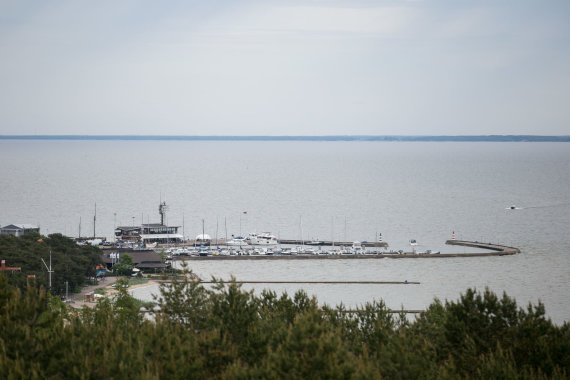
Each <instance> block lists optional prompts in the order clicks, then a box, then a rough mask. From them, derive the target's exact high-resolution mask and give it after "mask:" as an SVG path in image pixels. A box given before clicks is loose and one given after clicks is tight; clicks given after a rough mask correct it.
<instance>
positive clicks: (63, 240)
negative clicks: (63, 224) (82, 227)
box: [0, 233, 101, 294]
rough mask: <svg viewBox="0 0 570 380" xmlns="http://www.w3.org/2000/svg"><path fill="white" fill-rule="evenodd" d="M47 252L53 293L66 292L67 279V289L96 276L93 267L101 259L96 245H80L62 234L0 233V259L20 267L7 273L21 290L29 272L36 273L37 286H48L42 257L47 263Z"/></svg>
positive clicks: (12, 265) (23, 288)
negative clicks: (13, 234)
mask: <svg viewBox="0 0 570 380" xmlns="http://www.w3.org/2000/svg"><path fill="white" fill-rule="evenodd" d="M50 252H51V262H52V264H51V265H52V268H53V271H54V273H53V274H52V289H51V292H52V294H65V289H66V281H67V282H68V286H69V290H70V291H76V290H79V289H80V288H81V287H82V286H83V285H84V284H85V283H86V282H87V281H88V279H89V278H90V277H93V276H95V267H96V266H97V264H99V263H100V262H101V260H100V250H99V249H98V248H96V247H92V246H88V245H84V246H79V245H77V244H76V243H75V241H73V240H72V239H70V238H67V237H65V236H63V235H61V234H52V235H49V236H48V237H45V236H41V235H40V234H38V233H29V234H26V235H24V236H21V237H14V236H11V235H1V236H0V258H1V259H2V260H6V263H7V265H8V266H10V267H21V268H22V270H21V272H15V273H11V274H9V275H8V281H9V283H10V284H12V285H15V286H17V287H19V288H20V289H22V290H25V289H26V288H27V282H28V275H35V278H36V279H35V281H36V283H37V285H39V286H44V287H45V288H46V289H47V288H48V273H47V270H46V268H45V266H44V264H43V263H42V261H41V259H43V260H44V261H45V262H46V264H47V265H48V266H49V265H50V263H49V257H50Z"/></svg>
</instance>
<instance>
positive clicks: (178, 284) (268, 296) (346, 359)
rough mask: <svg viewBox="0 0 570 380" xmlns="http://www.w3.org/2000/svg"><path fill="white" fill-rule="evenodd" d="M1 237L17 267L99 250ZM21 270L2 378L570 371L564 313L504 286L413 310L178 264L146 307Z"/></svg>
mask: <svg viewBox="0 0 570 380" xmlns="http://www.w3.org/2000/svg"><path fill="white" fill-rule="evenodd" d="M41 239H43V241H38V240H41ZM0 242H1V244H0V247H1V249H0V254H1V255H2V257H4V256H5V255H8V254H9V252H12V253H10V254H19V255H21V256H26V257H27V256H29V258H26V260H22V261H20V263H21V264H17V263H15V264H16V265H21V266H24V265H25V266H26V268H27V266H28V260H29V265H32V264H33V263H34V262H35V261H39V258H38V256H42V257H44V258H45V257H46V254H47V253H48V251H49V249H51V250H52V255H54V256H55V255H58V256H57V257H58V260H60V259H63V258H64V257H67V258H68V263H67V264H66V265H69V266H70V267H71V266H73V265H74V264H73V262H74V261H78V262H80V263H81V265H80V266H79V268H84V269H82V270H83V272H81V273H80V275H81V276H83V277H85V278H87V277H88V276H90V275H91V272H89V271H88V270H86V269H85V268H87V267H88V266H89V265H91V264H86V263H95V262H96V261H97V260H94V259H93V255H94V254H97V252H98V249H97V248H93V247H71V246H70V244H69V239H67V240H66V238H64V237H62V236H60V235H50V236H49V237H48V238H40V237H39V235H36V236H34V235H28V236H24V237H22V238H13V237H8V238H5V237H2V239H1V241H0ZM36 251H37V252H36ZM81 256H84V258H82V257H81ZM10 260H12V259H10ZM52 260H53V258H52ZM9 265H10V266H15V265H13V264H12V263H9ZM34 265H35V264H34ZM22 269H23V268H22ZM63 269H64V268H63V267H60V268H58V269H57V270H58V271H62V270H63ZM34 270H35V271H37V270H38V269H37V267H35V269H34ZM44 275H45V273H44ZM15 276H16V277H15ZM17 276H18V274H17V273H13V274H12V273H3V274H0V377H1V378H3V379H23V378H25V379H35V378H58V379H70V378H74V379H75V378H85V379H159V378H163V379H236V378H239V379H274V378H283V379H352V378H358V379H380V378H387V379H418V378H422V379H565V378H568V376H569V375H570V325H569V324H568V323H564V324H562V325H561V326H557V325H554V324H553V323H552V322H551V321H550V320H549V319H548V318H546V316H545V309H544V306H543V305H542V304H540V303H539V304H538V305H531V304H529V305H528V306H527V307H526V308H520V307H519V306H517V304H516V302H515V300H513V299H512V298H510V297H508V296H507V295H506V294H505V295H503V296H502V297H501V296H497V295H495V294H494V293H492V292H490V291H488V290H485V291H483V292H478V291H475V290H472V289H467V290H466V291H465V293H464V294H462V295H461V297H460V299H459V300H457V301H445V302H441V301H438V300H434V302H433V303H432V304H431V305H429V307H428V308H427V309H426V311H425V312H423V313H421V314H420V315H419V317H417V318H416V319H414V320H411V319H409V318H407V317H406V316H405V315H404V314H401V315H398V314H392V313H390V312H389V310H388V309H387V308H386V306H385V305H384V303H383V302H381V301H379V302H376V301H374V302H371V303H367V304H365V305H362V306H361V307H359V308H357V309H356V310H350V311H347V310H346V309H345V308H344V307H343V306H338V307H335V308H331V307H328V306H319V305H318V304H317V302H316V299H315V298H311V297H310V296H308V295H307V294H306V293H304V292H303V291H299V292H297V293H295V294H294V295H293V296H289V295H287V294H276V293H275V292H272V291H264V292H262V293H261V294H259V295H257V294H254V293H253V292H251V291H250V292H248V291H245V290H243V289H242V288H241V287H240V286H239V285H238V284H237V283H236V282H231V283H227V284H224V283H222V282H217V283H215V285H214V286H213V287H205V286H204V285H203V284H201V283H200V282H199V281H198V280H191V279H192V278H194V277H193V276H191V272H189V271H187V270H185V271H184V276H180V277H175V278H174V279H173V281H172V282H171V283H163V284H161V286H160V295H159V296H157V297H156V299H155V303H156V307H155V308H153V309H152V310H147V312H146V313H145V312H143V311H141V309H140V303H139V302H137V301H136V300H135V299H133V298H132V297H131V296H130V295H129V294H128V292H127V289H126V281H124V280H119V282H118V286H117V287H116V289H117V290H118V291H117V293H116V294H115V295H114V296H113V297H112V298H103V299H101V300H100V301H99V302H98V303H97V304H96V305H95V306H94V307H93V308H87V307H84V308H83V309H81V310H76V309H74V308H71V307H69V304H65V303H63V302H62V301H61V300H60V299H59V298H57V297H53V296H51V295H49V294H48V293H47V292H46V290H45V286H44V284H45V281H44V280H43V279H42V278H41V276H36V279H27V280H26V284H25V286H21V285H22V284H21V283H20V280H18V281H14V279H15V278H17ZM58 286H60V285H58Z"/></svg>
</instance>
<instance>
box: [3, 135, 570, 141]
mask: <svg viewBox="0 0 570 380" xmlns="http://www.w3.org/2000/svg"><path fill="white" fill-rule="evenodd" d="M0 140H147V141H152V140H188V141H466V142H467V141H470V142H476V141H482V142H485V141H488V142H517V141H520V142H570V135H513V134H505V135H501V134H488V135H133V134H124V135H89V134H53V135H0Z"/></svg>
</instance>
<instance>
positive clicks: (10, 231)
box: [0, 224, 40, 237]
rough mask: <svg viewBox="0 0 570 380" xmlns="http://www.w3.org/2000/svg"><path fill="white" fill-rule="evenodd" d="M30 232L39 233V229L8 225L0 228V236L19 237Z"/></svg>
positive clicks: (28, 226) (30, 226) (29, 226)
mask: <svg viewBox="0 0 570 380" xmlns="http://www.w3.org/2000/svg"><path fill="white" fill-rule="evenodd" d="M30 232H37V233H39V232H40V228H39V227H38V226H34V225H32V224H10V225H7V226H5V227H2V228H0V235H13V236H16V237H19V236H22V235H25V234H27V233H30Z"/></svg>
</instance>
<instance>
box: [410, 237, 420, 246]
mask: <svg viewBox="0 0 570 380" xmlns="http://www.w3.org/2000/svg"><path fill="white" fill-rule="evenodd" d="M410 245H412V246H414V245H418V242H417V241H416V239H412V240H410Z"/></svg>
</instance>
